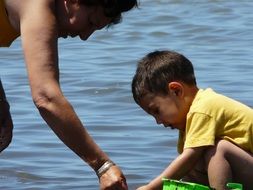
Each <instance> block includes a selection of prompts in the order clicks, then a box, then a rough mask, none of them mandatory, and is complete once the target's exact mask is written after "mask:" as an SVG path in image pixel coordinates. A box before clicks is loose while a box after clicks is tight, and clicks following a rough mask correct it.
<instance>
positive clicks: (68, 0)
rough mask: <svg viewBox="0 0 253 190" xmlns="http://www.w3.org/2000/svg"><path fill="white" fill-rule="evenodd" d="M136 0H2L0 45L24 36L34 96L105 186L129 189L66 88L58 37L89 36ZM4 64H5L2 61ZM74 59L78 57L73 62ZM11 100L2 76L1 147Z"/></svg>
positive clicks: (8, 135)
mask: <svg viewBox="0 0 253 190" xmlns="http://www.w3.org/2000/svg"><path fill="white" fill-rule="evenodd" d="M135 6H137V1H136V0H0V47H9V46H10V45H11V43H12V42H13V41H14V40H15V39H16V38H17V37H18V36H20V37H21V42H22V48H23V52H24V57H25V63H26V68H27V73H28V78H29V83H30V88H31V93H32V98H33V101H34V103H35V105H36V107H37V108H38V110H39V112H40V114H41V116H42V118H43V119H44V120H45V122H46V123H47V124H48V125H49V126H50V127H51V129H52V130H53V131H54V132H55V134H56V135H57V136H58V137H59V138H60V139H61V140H62V141H63V142H64V143H65V144H66V145H67V146H68V147H69V148H70V149H71V150H73V151H74V152H75V153H76V154H77V155H78V156H79V157H80V158H81V159H82V160H83V161H85V162H86V163H88V164H89V165H90V167H92V168H93V169H94V171H95V172H96V174H97V176H98V177H99V182H100V188H101V189H127V184H126V180H125V177H124V175H123V173H122V172H121V170H120V168H119V167H118V166H117V165H115V164H114V163H113V162H112V161H110V159H109V157H108V155H107V154H106V153H105V152H103V151H102V150H101V149H100V147H99V146H98V145H97V144H96V143H95V142H94V140H93V139H92V137H91V136H90V135H89V134H88V132H87V131H86V129H85V128H84V126H83V124H82V122H81V121H80V119H79V118H78V116H77V114H76V113H75V111H74V109H73V107H72V106H71V104H70V103H69V102H68V100H67V99H66V98H65V96H64V95H63V93H62V90H61V87H60V82H59V73H60V71H59V66H58V47H57V46H58V43H57V42H58V38H59V37H63V38H66V37H68V36H71V37H76V36H79V37H80V38H81V39H82V40H86V39H88V38H89V36H90V35H91V34H92V33H93V32H95V31H96V30H100V29H102V28H104V27H106V26H110V25H112V24H117V23H119V22H120V20H121V16H122V13H123V12H126V11H129V10H131V9H132V8H133V7H135ZM0 64H5V63H2V62H1V59H0ZM73 65H74V63H73ZM12 128H13V125H12V119H11V115H10V112H9V104H8V102H7V100H6V97H5V92H4V89H3V87H2V83H1V79H0V152H1V151H2V150H4V149H5V148H6V147H7V146H8V145H9V143H10V142H11V139H12Z"/></svg>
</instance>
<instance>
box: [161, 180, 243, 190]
mask: <svg viewBox="0 0 253 190" xmlns="http://www.w3.org/2000/svg"><path fill="white" fill-rule="evenodd" d="M162 180H163V190H213V188H211V187H208V186H205V185H201V184H197V183H192V182H184V181H178V180H172V179H166V178H163V179H162ZM227 187H228V188H229V189H230V190H243V188H242V184H239V183H228V184H227Z"/></svg>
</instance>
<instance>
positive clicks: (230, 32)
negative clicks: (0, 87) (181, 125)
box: [0, 0, 253, 190]
mask: <svg viewBox="0 0 253 190" xmlns="http://www.w3.org/2000/svg"><path fill="white" fill-rule="evenodd" d="M252 8H253V2H252V1H248V0H244V1H240V2H239V1H235V0H231V1H221V0H220V1H218V0H217V1H211V0H206V1H200V0H198V1H194V0H192V1H180V0H178V1H177V0H167V1H165V0H156V1H152V0H142V1H141V2H140V7H139V9H135V10H134V11H131V12H128V13H126V14H125V15H124V19H123V22H122V23H121V24H119V25H116V26H114V27H113V28H110V29H105V30H102V31H99V32H96V33H95V34H94V35H93V36H92V37H91V38H90V39H89V40H88V41H86V42H82V41H80V40H79V39H67V40H63V39H61V40H60V41H59V48H60V49H59V61H60V69H61V86H62V89H63V91H64V94H65V95H66V97H67V98H68V99H69V101H70V102H71V103H72V104H73V106H74V107H75V110H76V112H77V113H78V115H79V116H80V118H81V120H82V121H83V122H84V124H85V126H86V128H87V129H88V131H89V133H90V134H91V135H92V136H93V137H94V139H95V140H96V142H97V143H98V144H99V145H100V146H101V147H102V148H103V150H104V151H106V152H107V153H108V154H109V156H110V157H111V158H112V159H113V160H114V161H115V162H116V163H117V164H118V165H120V166H121V168H122V170H123V171H124V173H125V175H126V177H127V180H128V185H129V189H135V188H136V187H138V186H139V185H141V184H144V183H146V182H148V181H149V180H151V179H152V178H153V177H155V176H156V175H158V174H159V173H160V172H161V171H162V170H163V169H164V168H165V166H167V164H168V163H170V162H171V161H172V159H173V158H174V157H175V156H176V155H177V153H176V148H175V146H176V141H177V131H175V130H171V129H165V128H163V127H159V126H157V125H156V123H155V121H154V119H153V118H151V117H150V116H147V115H146V114H145V113H144V112H143V111H142V110H141V109H140V108H139V107H138V106H137V105H136V104H135V103H134V101H133V99H132V95H131V89H130V84H131V79H132V76H133V74H134V71H135V68H136V62H137V61H138V60H139V59H140V58H141V57H143V56H144V55H145V54H146V53H148V52H150V51H153V50H156V49H172V50H176V51H179V52H181V53H183V54H184V55H185V56H187V57H188V58H189V59H190V60H191V61H192V62H193V64H194V66H195V72H196V77H197V80H198V85H199V87H201V88H206V87H212V88H214V89H215V90H216V91H218V92H220V93H223V94H225V95H227V96H230V97H232V98H235V99H237V100H240V101H242V102H244V103H246V104H248V105H250V106H252V105H253V100H252V97H253V87H252V81H253V56H252V55H253V14H252V10H253V9H252ZM0 76H1V79H2V82H3V83H4V86H5V90H6V94H7V96H8V99H9V101H10V104H11V112H12V116H13V120H14V125H15V129H14V139H13V142H12V144H11V145H10V147H9V148H8V149H7V150H5V151H4V152H3V153H1V154H0V189H3V190H12V189H13V190H16V189H18V190H23V189H25V190H27V189H36V190H40V189H54V190H56V189H57V190H58V189H59V190H65V189H66V190H67V189H68V190H69V189H85V190H96V189H98V188H99V186H98V180H97V178H96V175H95V174H94V172H93V171H92V170H91V168H90V167H89V166H88V165H87V164H86V163H83V162H82V161H81V160H80V159H79V158H78V157H77V156H76V155H75V154H74V153H72V152H71V151H70V150H69V149H68V148H66V147H65V145H63V143H62V142H61V141H60V140H58V138H57V137H56V136H55V135H54V134H53V132H52V131H51V129H50V128H48V127H47V125H46V124H45V122H44V121H43V120H42V119H41V118H40V116H39V114H38V112H37V110H36V109H35V107H34V105H33V103H32V100H31V95H30V89H29V85H28V81H27V74H26V70H25V66H24V61H23V55H22V51H21V49H20V39H18V40H17V41H16V42H15V43H14V44H13V45H12V47H11V48H9V49H3V48H2V49H1V50H0Z"/></svg>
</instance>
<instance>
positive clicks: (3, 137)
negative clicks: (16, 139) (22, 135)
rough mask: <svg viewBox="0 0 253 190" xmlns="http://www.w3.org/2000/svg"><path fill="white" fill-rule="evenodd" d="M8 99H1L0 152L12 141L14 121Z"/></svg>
mask: <svg viewBox="0 0 253 190" xmlns="http://www.w3.org/2000/svg"><path fill="white" fill-rule="evenodd" d="M9 108H10V107H9V104H8V102H7V101H6V100H4V101H0V152H2V151H3V150H4V149H5V148H6V147H8V145H9V144H10V143H11V139H12V129H13V123H12V119H11V115H10V112H9Z"/></svg>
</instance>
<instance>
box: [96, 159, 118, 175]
mask: <svg viewBox="0 0 253 190" xmlns="http://www.w3.org/2000/svg"><path fill="white" fill-rule="evenodd" d="M115 165H116V164H115V163H114V162H113V161H111V160H108V161H106V162H105V163H104V164H103V165H102V166H101V167H100V168H99V169H98V170H97V171H96V174H97V176H98V177H99V178H100V177H101V176H102V175H103V174H104V173H105V172H107V171H108V170H109V169H110V167H112V166H115Z"/></svg>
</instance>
